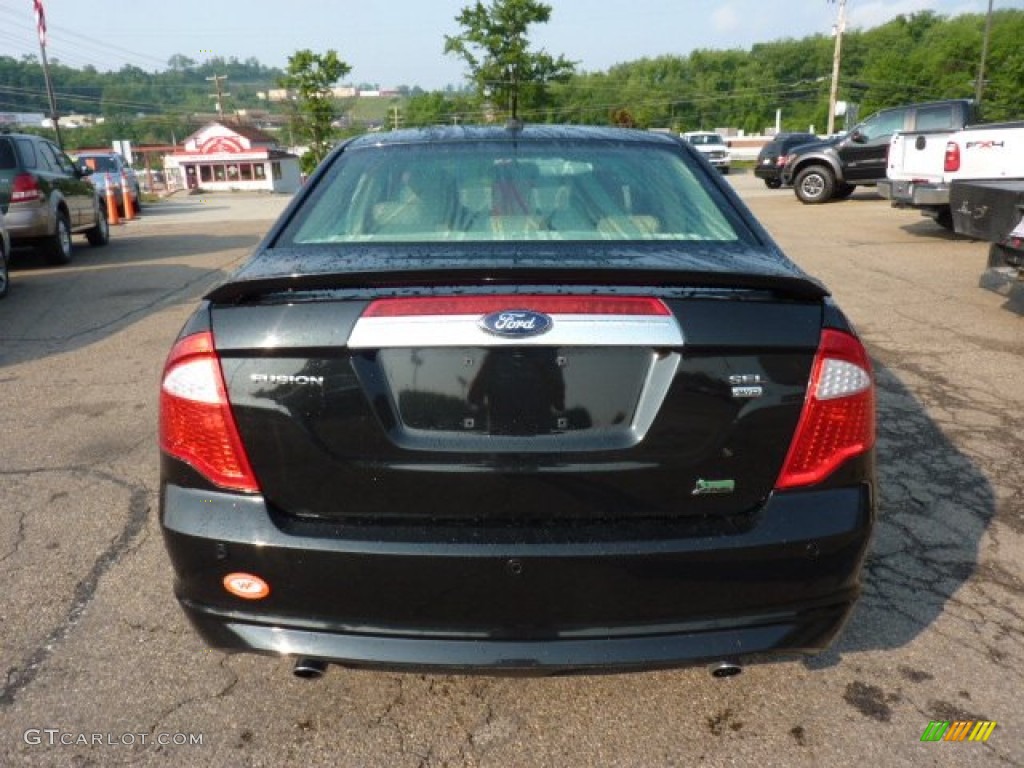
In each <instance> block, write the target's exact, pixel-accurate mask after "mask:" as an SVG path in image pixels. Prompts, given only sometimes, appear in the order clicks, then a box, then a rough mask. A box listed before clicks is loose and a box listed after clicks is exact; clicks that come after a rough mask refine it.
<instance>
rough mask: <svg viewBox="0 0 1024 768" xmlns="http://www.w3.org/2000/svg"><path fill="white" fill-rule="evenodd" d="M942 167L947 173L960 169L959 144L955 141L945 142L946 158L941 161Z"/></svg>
mask: <svg viewBox="0 0 1024 768" xmlns="http://www.w3.org/2000/svg"><path fill="white" fill-rule="evenodd" d="M942 169H943V170H944V171H946V172H947V173H951V172H953V171H959V170H960V145H959V144H957V143H956V142H955V141H950V142H947V143H946V158H945V160H944V161H943V163H942Z"/></svg>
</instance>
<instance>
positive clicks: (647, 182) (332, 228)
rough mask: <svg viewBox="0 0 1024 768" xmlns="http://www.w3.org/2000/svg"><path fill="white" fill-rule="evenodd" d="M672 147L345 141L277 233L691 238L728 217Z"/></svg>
mask: <svg viewBox="0 0 1024 768" xmlns="http://www.w3.org/2000/svg"><path fill="white" fill-rule="evenodd" d="M704 178H705V177H704V175H703V174H702V173H701V171H699V170H695V169H694V168H692V167H691V166H690V165H689V164H688V162H687V160H686V159H685V158H684V157H683V156H682V154H681V153H679V152H678V151H676V150H673V149H671V148H668V147H665V148H662V147H655V146H647V145H644V146H620V145H618V144H613V143H603V144H602V143H590V144H586V143H584V144H577V143H571V142H567V143H564V144H561V143H557V142H520V143H515V144H513V143H511V142H479V143H470V142H466V143H453V144H431V145H404V146H389V147H360V148H356V149H349V150H348V151H347V152H345V153H344V154H342V155H341V156H340V157H339V158H338V159H337V160H336V161H335V162H334V165H333V168H332V170H331V171H330V173H329V174H328V175H327V176H326V177H324V178H323V179H322V180H321V181H320V183H319V185H318V187H317V189H315V190H313V193H312V195H311V197H310V199H309V200H307V201H306V204H305V205H304V206H303V207H302V208H301V209H300V211H299V213H298V215H297V216H296V217H295V218H294V219H293V220H292V222H291V223H290V224H289V225H288V227H287V228H286V229H285V231H284V232H283V233H282V236H281V239H280V240H279V241H278V244H279V245H290V244H302V243H356V242H381V243H385V242H410V241H421V242H438V241H479V242H487V241H509V240H511V241H542V240H577V241H578V240H613V241H615V240H618V241H637V240H693V241H713V242H734V241H737V240H739V239H740V236H739V235H738V234H737V228H736V227H734V226H733V224H732V223H731V221H730V219H729V217H728V216H727V215H726V213H725V212H724V211H723V208H724V203H723V202H722V201H721V198H720V197H717V196H716V195H714V194H713V193H712V192H711V191H710V190H709V189H708V187H707V186H706V185H707V182H706V181H705V180H704Z"/></svg>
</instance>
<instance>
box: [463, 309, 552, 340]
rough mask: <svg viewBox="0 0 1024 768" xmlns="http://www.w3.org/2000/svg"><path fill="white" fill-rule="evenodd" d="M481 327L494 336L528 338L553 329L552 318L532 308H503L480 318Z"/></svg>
mask: <svg viewBox="0 0 1024 768" xmlns="http://www.w3.org/2000/svg"><path fill="white" fill-rule="evenodd" d="M480 327H481V328H483V329H484V330H485V331H487V332H488V333H490V334H493V335H494V336H503V337H505V338H526V337H529V336H540V335H541V334H542V333H547V332H548V331H550V330H551V318H550V317H549V316H548V315H545V314H544V313H543V312H534V311H533V310H530V309H503V310H499V311H498V312H491V313H490V314H489V315H484V316H483V317H482V318H480Z"/></svg>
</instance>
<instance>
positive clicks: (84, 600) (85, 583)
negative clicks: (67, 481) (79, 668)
mask: <svg viewBox="0 0 1024 768" xmlns="http://www.w3.org/2000/svg"><path fill="white" fill-rule="evenodd" d="M53 471H57V470H52V469H51V470H38V471H29V472H26V473H22V474H39V473H41V472H53ZM87 471H89V472H90V473H91V474H93V475H95V476H97V477H100V478H102V479H104V480H106V481H108V482H111V483H113V484H114V485H116V486H118V487H120V488H124V489H126V490H128V491H130V492H131V497H130V499H129V502H128V520H127V522H126V523H125V526H124V527H123V528H122V529H121V532H120V534H118V536H117V537H116V538H115V539H114V540H113V541H112V542H111V543H110V544H109V546H108V547H107V548H106V550H104V552H103V553H102V554H101V555H100V556H99V557H98V558H97V559H96V561H95V562H94V563H93V566H92V568H91V569H90V570H89V573H88V575H86V577H85V578H84V579H82V580H81V581H79V582H78V584H76V585H75V589H74V592H73V594H72V598H71V605H70V607H69V608H68V611H67V613H66V614H65V616H64V618H63V620H62V621H61V622H60V623H59V624H58V625H57V626H56V627H54V628H53V629H52V630H51V631H50V633H49V634H48V635H47V636H46V638H45V639H44V640H43V642H42V644H41V645H40V646H39V647H37V648H36V649H35V651H33V652H32V653H31V654H30V655H29V656H28V658H27V659H25V660H24V661H23V662H22V663H21V665H20V666H13V667H9V668H8V670H7V675H6V677H7V679H6V682H5V683H4V685H3V687H2V688H0V710H3V709H7V708H9V707H10V706H11V705H12V704H14V701H15V699H16V698H17V696H18V694H19V693H20V692H21V691H22V690H24V689H25V688H26V687H28V686H29V685H31V684H32V682H33V681H34V680H35V679H36V677H37V676H38V675H39V672H40V670H41V669H42V666H43V664H44V663H45V662H46V660H47V659H49V658H50V656H52V655H53V653H54V652H55V651H56V650H57V648H58V647H59V646H60V645H61V644H62V643H63V642H64V640H65V639H66V638H67V636H68V634H70V632H71V630H72V629H73V628H74V627H75V626H76V625H77V624H78V622H79V621H80V620H81V618H82V616H83V614H84V613H85V610H86V608H88V606H89V604H90V603H91V602H92V600H93V598H94V597H95V595H96V591H97V590H98V589H99V586H100V582H101V581H102V580H103V577H104V576H105V575H106V574H107V572H108V571H110V569H111V568H112V567H113V566H114V565H116V564H117V563H118V562H119V561H120V559H121V558H122V557H123V556H124V554H125V553H126V552H128V551H129V550H130V549H131V548H132V546H133V545H134V543H135V540H136V539H137V538H138V536H139V534H140V533H141V532H142V530H143V528H144V526H145V524H146V520H147V519H148V517H149V512H150V509H151V507H150V503H149V501H150V497H151V492H150V491H149V489H147V488H145V487H143V486H138V485H132V484H129V483H126V482H124V481H122V480H121V479H120V478H117V477H114V476H112V475H109V474H107V473H104V472H99V471H97V470H87ZM3 474H14V473H3Z"/></svg>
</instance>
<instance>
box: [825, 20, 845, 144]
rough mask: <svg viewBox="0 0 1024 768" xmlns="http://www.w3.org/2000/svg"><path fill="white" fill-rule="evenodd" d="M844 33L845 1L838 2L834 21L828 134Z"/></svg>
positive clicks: (833, 123)
mask: <svg viewBox="0 0 1024 768" xmlns="http://www.w3.org/2000/svg"><path fill="white" fill-rule="evenodd" d="M844 31H846V0H839V18H838V19H837V20H836V26H835V38H836V48H835V52H834V53H833V54H832V88H831V90H830V92H829V96H828V133H829V135H830V136H831V135H832V133H833V131H834V130H835V127H836V99H837V98H838V96H839V61H840V59H841V58H842V55H843V32H844Z"/></svg>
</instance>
